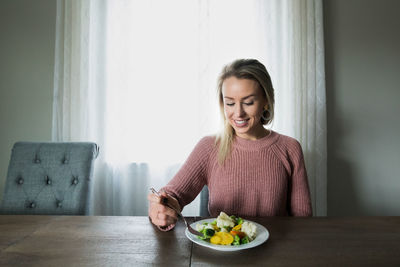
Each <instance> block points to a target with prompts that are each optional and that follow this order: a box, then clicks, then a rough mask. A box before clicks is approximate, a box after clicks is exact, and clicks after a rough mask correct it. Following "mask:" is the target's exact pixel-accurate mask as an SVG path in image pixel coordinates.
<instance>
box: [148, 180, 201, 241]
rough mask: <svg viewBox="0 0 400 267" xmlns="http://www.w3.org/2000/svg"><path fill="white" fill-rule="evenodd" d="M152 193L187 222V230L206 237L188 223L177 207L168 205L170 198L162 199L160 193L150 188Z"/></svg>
mask: <svg viewBox="0 0 400 267" xmlns="http://www.w3.org/2000/svg"><path fill="white" fill-rule="evenodd" d="M150 191H151V192H153V194H156V195H157V196H158V197H161V198H162V204H163V205H165V206H167V207H169V208H171V209H173V210H174V211H175V212H176V213H177V214H178V217H180V218H182V220H183V221H184V222H185V225H186V228H187V229H188V230H189V232H191V233H192V234H194V235H198V236H201V237H203V236H204V235H203V234H202V233H200V232H198V231H196V230H194V229H193V227H192V226H190V224H188V222H187V221H186V219H185V217H183V215H182V213H181V212H180V211H179V210H178V209H176V208H175V207H173V206H172V205H170V204H169V203H168V198H166V197H162V196H161V195H160V193H158V192H157V191H156V190H155V189H154V188H153V187H152V188H150Z"/></svg>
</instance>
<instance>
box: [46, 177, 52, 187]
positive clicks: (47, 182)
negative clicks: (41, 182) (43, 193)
mask: <svg viewBox="0 0 400 267" xmlns="http://www.w3.org/2000/svg"><path fill="white" fill-rule="evenodd" d="M51 183H52V181H51V179H50V178H49V176H46V184H47V185H51Z"/></svg>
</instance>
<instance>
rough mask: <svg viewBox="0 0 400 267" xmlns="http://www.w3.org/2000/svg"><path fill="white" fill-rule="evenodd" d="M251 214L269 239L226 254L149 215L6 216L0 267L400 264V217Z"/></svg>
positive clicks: (0, 223) (0, 230) (1, 221)
mask: <svg viewBox="0 0 400 267" xmlns="http://www.w3.org/2000/svg"><path fill="white" fill-rule="evenodd" d="M188 219H189V220H191V221H194V220H195V219H199V218H188ZM248 219H250V220H253V221H256V222H258V223H260V224H262V225H264V226H265V227H266V228H267V229H268V230H269V232H270V238H269V240H267V242H266V243H264V244H263V245H261V246H258V247H255V248H252V249H247V250H242V251H236V252H221V251H215V250H211V249H208V248H204V247H201V246H199V245H197V244H193V243H192V242H190V241H189V240H188V239H187V238H186V237H185V234H184V229H185V228H184V225H183V223H181V222H179V223H178V225H177V227H176V228H175V230H173V231H170V232H160V231H158V230H157V229H156V228H155V227H153V226H152V225H151V224H150V222H149V220H148V218H147V217H117V216H115V217H112V216H110V217H102V216H8V215H2V216H0V266H148V265H152V266H153V265H159V266H224V265H225V266H232V265H234V266H235V265H236V266H400V217H358V218H330V217H320V218H318V217H315V218H289V217H285V218H283V217H282V218H279V217H278V218H248Z"/></svg>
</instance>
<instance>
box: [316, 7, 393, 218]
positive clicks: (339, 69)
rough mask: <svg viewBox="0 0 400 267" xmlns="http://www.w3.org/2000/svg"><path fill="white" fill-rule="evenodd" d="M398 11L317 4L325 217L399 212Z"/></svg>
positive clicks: (383, 8)
mask: <svg viewBox="0 0 400 267" xmlns="http://www.w3.org/2000/svg"><path fill="white" fill-rule="evenodd" d="M399 10H400V1H397V0H379V1H378V0H326V1H324V12H325V13H324V20H325V49H326V50H325V52H326V79H327V86H326V87H327V99H328V103H327V108H328V161H329V163H328V173H329V175H328V215H400V141H399V137H400V120H399V116H400V115H399V114H400V104H399V101H400V34H399V33H400V19H399V16H398V12H399Z"/></svg>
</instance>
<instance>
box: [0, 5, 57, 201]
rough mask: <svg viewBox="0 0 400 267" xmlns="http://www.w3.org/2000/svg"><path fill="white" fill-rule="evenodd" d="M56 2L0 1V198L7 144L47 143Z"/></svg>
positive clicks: (50, 107) (9, 147)
mask: <svg viewBox="0 0 400 267" xmlns="http://www.w3.org/2000/svg"><path fill="white" fill-rule="evenodd" d="M55 19H56V1H54V0H35V1H30V0H1V1H0V40H1V41H0V198H1V196H2V194H3V187H4V181H5V178H6V175H7V168H8V162H9V158H10V152H11V148H12V145H13V144H14V142H16V141H21V140H24V141H49V140H50V138H51V120H52V97H53V96H52V87H53V66H54V40H55Z"/></svg>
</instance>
